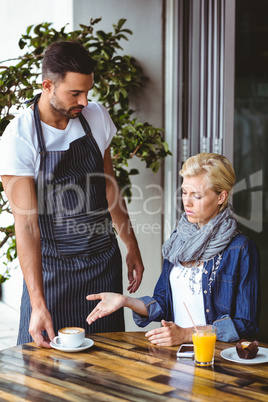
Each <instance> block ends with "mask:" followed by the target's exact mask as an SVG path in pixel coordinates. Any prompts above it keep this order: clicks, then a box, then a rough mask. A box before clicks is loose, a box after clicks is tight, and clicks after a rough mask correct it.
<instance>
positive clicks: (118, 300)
mask: <svg viewBox="0 0 268 402" xmlns="http://www.w3.org/2000/svg"><path fill="white" fill-rule="evenodd" d="M87 300H101V301H100V302H99V303H98V304H97V306H96V307H95V308H94V309H93V310H92V311H91V313H90V314H89V315H88V317H87V322H88V324H92V323H93V322H94V321H96V320H97V319H98V318H102V317H105V316H107V315H110V314H112V313H114V312H115V311H117V310H119V309H120V308H121V307H128V308H130V309H131V310H133V311H135V312H136V313H138V314H140V315H144V316H147V315H148V313H147V309H146V307H145V304H144V303H143V302H142V301H141V300H139V299H135V298H134V297H129V296H124V295H121V294H119V293H110V292H104V293H98V294H91V295H88V296H87Z"/></svg>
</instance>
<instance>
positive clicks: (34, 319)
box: [29, 308, 55, 348]
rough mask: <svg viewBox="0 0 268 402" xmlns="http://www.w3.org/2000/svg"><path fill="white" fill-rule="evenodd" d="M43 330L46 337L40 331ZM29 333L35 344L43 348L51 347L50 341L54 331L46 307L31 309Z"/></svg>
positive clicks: (53, 336)
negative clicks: (45, 332)
mask: <svg viewBox="0 0 268 402" xmlns="http://www.w3.org/2000/svg"><path fill="white" fill-rule="evenodd" d="M44 330H46V331H47V334H48V338H45V337H44V336H43V334H42V331H44ZM29 333H30V335H31V336H32V338H33V340H34V341H35V343H36V344H37V346H41V347H43V348H50V347H51V346H50V341H52V340H53V339H54V338H55V333H54V330H53V324H52V319H51V315H50V312H49V311H48V309H47V308H42V309H33V310H32V315H31V320H30V326H29Z"/></svg>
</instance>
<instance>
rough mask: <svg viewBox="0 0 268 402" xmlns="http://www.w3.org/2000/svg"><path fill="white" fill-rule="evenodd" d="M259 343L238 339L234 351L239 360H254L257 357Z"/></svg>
mask: <svg viewBox="0 0 268 402" xmlns="http://www.w3.org/2000/svg"><path fill="white" fill-rule="evenodd" d="M258 346H259V342H258V341H253V342H249V341H247V340H246V339H240V341H239V342H237V344H236V351H237V354H238V356H239V357H240V358H241V359H254V357H256V356H257V353H258V350H259V348H258Z"/></svg>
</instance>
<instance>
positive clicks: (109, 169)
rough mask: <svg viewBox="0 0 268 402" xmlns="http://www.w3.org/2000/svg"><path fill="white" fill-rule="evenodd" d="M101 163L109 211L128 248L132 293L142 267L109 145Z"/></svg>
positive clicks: (137, 283)
mask: <svg viewBox="0 0 268 402" xmlns="http://www.w3.org/2000/svg"><path fill="white" fill-rule="evenodd" d="M103 164H104V173H105V177H106V196H107V201H108V206H109V211H110V214H111V217H112V220H113V224H114V227H115V229H116V231H117V233H118V234H119V236H120V238H121V239H122V241H123V242H124V243H125V245H126V247H127V250H128V253H127V257H126V262H127V266H128V280H129V286H128V289H127V290H128V291H129V292H130V293H134V292H136V290H137V289H138V287H139V286H140V283H141V280H142V275H143V271H144V267H143V262H142V258H141V255H140V250H139V246H138V242H137V239H136V236H135V234H134V231H133V228H132V225H131V222H130V219H129V215H128V212H127V207H126V203H125V201H124V198H123V196H122V194H121V192H120V190H119V187H118V184H117V181H116V178H115V174H114V170H113V165H112V159H111V153H110V147H109V148H107V149H106V151H105V154H104V159H103Z"/></svg>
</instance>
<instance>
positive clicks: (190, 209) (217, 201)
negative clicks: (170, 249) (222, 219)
mask: <svg viewBox="0 0 268 402" xmlns="http://www.w3.org/2000/svg"><path fill="white" fill-rule="evenodd" d="M226 197H227V192H226V191H222V192H221V193H220V194H217V193H215V192H214V191H213V190H212V189H211V188H210V186H209V185H208V184H207V183H206V179H205V174H200V175H198V176H192V177H190V176H185V177H184V178H183V182H182V202H183V206H184V210H185V213H186V215H187V218H188V221H189V222H191V223H197V224H198V225H199V227H201V226H203V225H206V224H207V223H208V222H209V221H210V220H211V219H212V218H214V217H215V216H216V215H217V214H218V213H219V209H220V206H221V204H222V203H223V202H224V201H225V199H226Z"/></svg>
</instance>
